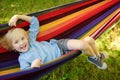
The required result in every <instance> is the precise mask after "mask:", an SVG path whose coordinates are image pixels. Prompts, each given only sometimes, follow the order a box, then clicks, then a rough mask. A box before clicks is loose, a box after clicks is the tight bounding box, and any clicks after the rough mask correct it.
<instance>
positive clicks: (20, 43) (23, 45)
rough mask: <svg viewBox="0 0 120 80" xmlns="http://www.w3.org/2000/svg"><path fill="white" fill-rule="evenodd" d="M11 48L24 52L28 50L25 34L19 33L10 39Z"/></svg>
mask: <svg viewBox="0 0 120 80" xmlns="http://www.w3.org/2000/svg"><path fill="white" fill-rule="evenodd" d="M12 46H13V49H14V50H16V51H18V52H26V51H27V50H28V46H29V44H28V39H27V37H26V36H25V35H21V36H19V37H18V38H16V39H13V40H12Z"/></svg>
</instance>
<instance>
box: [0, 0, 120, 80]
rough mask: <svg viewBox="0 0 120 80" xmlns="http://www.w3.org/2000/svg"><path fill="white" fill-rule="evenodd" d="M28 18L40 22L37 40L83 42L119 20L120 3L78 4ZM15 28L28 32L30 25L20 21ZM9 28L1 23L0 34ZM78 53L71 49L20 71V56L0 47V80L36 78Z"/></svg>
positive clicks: (93, 1)
mask: <svg viewBox="0 0 120 80" xmlns="http://www.w3.org/2000/svg"><path fill="white" fill-rule="evenodd" d="M28 15H31V16H32V15H34V16H36V17H37V18H38V20H39V22H40V30H39V31H40V32H39V33H38V35H37V40H38V41H42V40H49V39H50V38H56V39H61V38H79V39H82V38H84V37H86V36H91V37H93V38H94V39H97V38H98V37H99V36H100V35H101V34H102V33H103V32H104V31H105V30H106V29H107V28H109V27H110V26H111V25H112V24H114V23H115V22H116V21H118V20H119V19H120V1H119V0H84V1H77V2H73V3H69V4H65V5H62V6H58V7H55V8H50V9H47V10H44V11H40V12H36V13H32V14H28ZM17 27H21V28H24V29H25V30H27V29H28V28H29V23H27V22H20V23H19V24H18V25H17ZM8 29H10V27H8V25H7V24H0V34H3V33H5V32H6V31H7V30H8ZM80 54H81V52H80V51H77V50H74V51H71V52H70V53H68V54H66V55H63V56H61V57H59V58H57V59H55V60H52V61H50V62H47V63H45V64H43V65H42V66H41V67H40V68H35V69H31V70H26V71H20V70H19V64H18V61H17V57H18V55H19V54H18V53H15V52H9V51H7V50H5V49H4V48H2V47H0V80H18V79H21V80H25V79H27V80H30V79H35V78H39V77H41V76H43V75H45V74H46V73H48V72H50V71H52V70H54V69H55V68H57V67H59V66H60V65H61V64H63V63H65V62H66V61H68V60H71V59H73V58H75V57H77V56H78V55H80Z"/></svg>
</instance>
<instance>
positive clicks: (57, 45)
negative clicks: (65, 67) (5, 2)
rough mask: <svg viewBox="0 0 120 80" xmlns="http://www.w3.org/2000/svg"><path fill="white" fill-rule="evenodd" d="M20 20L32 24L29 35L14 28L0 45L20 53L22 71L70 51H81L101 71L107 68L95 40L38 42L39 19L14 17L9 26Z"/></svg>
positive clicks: (21, 16) (89, 38)
mask: <svg viewBox="0 0 120 80" xmlns="http://www.w3.org/2000/svg"><path fill="white" fill-rule="evenodd" d="M18 19H21V20H25V21H28V22H29V23H30V28H29V32H28V34H27V33H26V31H25V30H24V29H21V28H12V29H11V30H9V31H8V32H7V33H6V34H5V36H4V37H3V38H2V39H1V41H0V44H1V45H2V46H3V47H5V48H6V49H8V50H15V51H18V52H19V53H20V56H19V58H18V60H19V63H20V69H21V70H25V69H29V68H34V67H40V65H41V64H43V63H45V62H48V61H50V60H53V59H55V58H57V57H59V56H61V55H62V54H63V53H67V52H68V51H70V50H81V51H83V52H84V53H85V54H86V55H87V56H88V58H87V59H88V61H89V62H91V63H93V64H95V65H96V66H97V67H98V68H100V69H106V68H107V65H106V63H104V62H103V59H104V58H105V56H104V54H102V53H99V52H98V50H97V48H96V45H95V41H94V39H93V38H91V37H86V38H85V39H83V40H77V39H60V40H56V39H51V40H50V42H47V41H41V42H38V41H36V35H37V33H38V30H39V22H38V20H37V18H36V17H34V16H33V17H30V16H26V15H14V16H13V17H12V18H11V19H10V20H9V23H8V24H9V26H16V22H17V21H18ZM3 43H4V44H3ZM5 43H6V44H7V46H6V45H5Z"/></svg>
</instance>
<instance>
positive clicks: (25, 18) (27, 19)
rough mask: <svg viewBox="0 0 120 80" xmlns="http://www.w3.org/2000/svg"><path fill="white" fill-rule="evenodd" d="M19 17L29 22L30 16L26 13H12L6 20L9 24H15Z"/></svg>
mask: <svg viewBox="0 0 120 80" xmlns="http://www.w3.org/2000/svg"><path fill="white" fill-rule="evenodd" d="M19 19H21V20H24V21H27V22H30V20H31V17H30V16H26V15H14V16H13V17H12V18H11V19H10V20H9V22H8V25H9V26H16V23H17V21H18V20H19Z"/></svg>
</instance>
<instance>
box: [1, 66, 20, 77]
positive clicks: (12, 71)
mask: <svg viewBox="0 0 120 80" xmlns="http://www.w3.org/2000/svg"><path fill="white" fill-rule="evenodd" d="M18 71H20V69H19V68H13V69H9V70H4V71H0V76H2V75H5V74H10V73H14V72H18Z"/></svg>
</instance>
